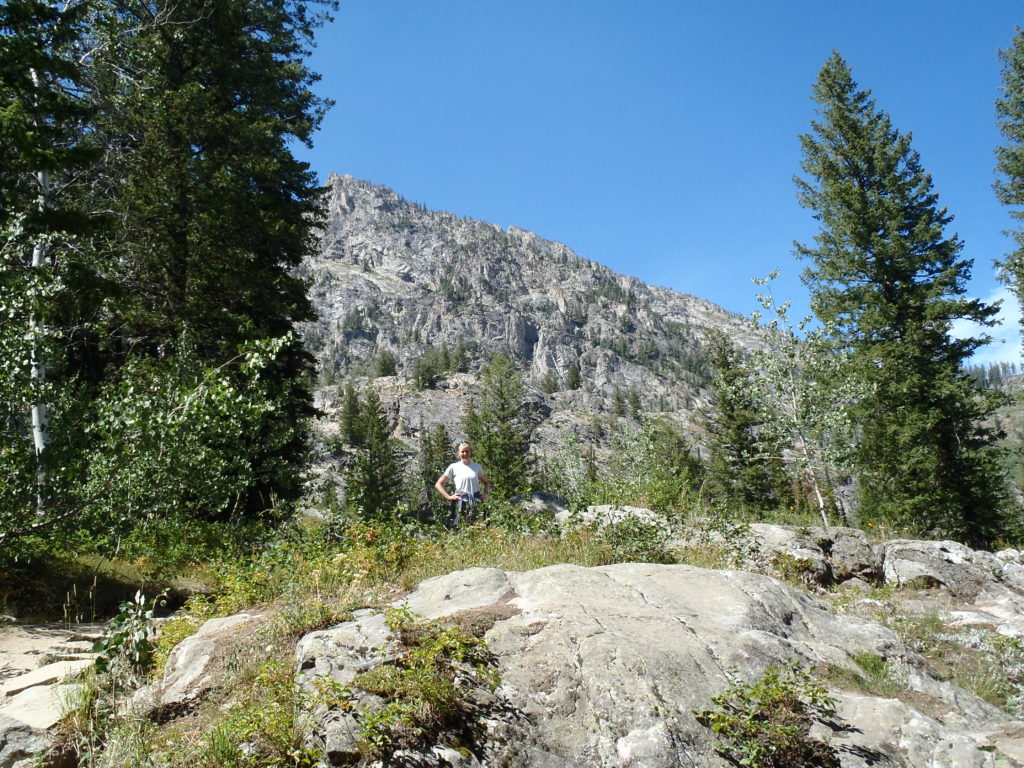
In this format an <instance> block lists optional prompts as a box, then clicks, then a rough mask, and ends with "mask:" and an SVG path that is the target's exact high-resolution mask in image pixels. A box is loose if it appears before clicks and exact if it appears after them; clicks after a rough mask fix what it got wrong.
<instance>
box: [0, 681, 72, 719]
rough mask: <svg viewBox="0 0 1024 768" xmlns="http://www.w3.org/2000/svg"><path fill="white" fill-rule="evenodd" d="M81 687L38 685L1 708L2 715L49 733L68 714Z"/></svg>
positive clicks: (9, 700)
mask: <svg viewBox="0 0 1024 768" xmlns="http://www.w3.org/2000/svg"><path fill="white" fill-rule="evenodd" d="M81 690H82V686H81V685H77V684H70V685H37V686H35V687H33V688H29V689H27V690H24V691H22V692H21V693H18V694H15V695H14V696H12V697H10V698H9V699H7V700H6V701H5V702H4V705H3V707H0V715H4V716H6V717H9V718H12V719H14V720H20V721H21V722H23V723H25V724H26V725H29V726H31V727H32V728H35V729H37V730H40V731H47V730H49V729H50V728H52V727H53V726H55V725H56V724H57V723H59V722H60V721H61V720H62V719H63V718H64V716H65V715H66V714H67V712H68V709H69V707H70V705H71V704H72V703H73V701H74V698H75V696H77V695H78V693H79V692H80V691H81Z"/></svg>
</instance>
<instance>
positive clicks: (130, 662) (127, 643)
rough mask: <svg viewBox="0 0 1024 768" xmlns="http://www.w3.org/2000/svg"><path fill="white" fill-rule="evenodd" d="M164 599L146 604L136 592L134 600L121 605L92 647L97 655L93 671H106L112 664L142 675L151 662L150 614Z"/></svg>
mask: <svg viewBox="0 0 1024 768" xmlns="http://www.w3.org/2000/svg"><path fill="white" fill-rule="evenodd" d="M164 599H165V596H164V595H161V596H158V597H155V598H153V599H152V600H149V599H147V598H146V596H145V595H144V594H143V593H142V590H141V589H140V590H139V591H138V592H136V593H135V598H134V599H132V600H129V601H126V602H123V603H121V606H120V610H119V611H118V613H117V615H116V616H115V617H114V618H113V619H111V620H110V623H109V624H107V627H106V629H105V630H104V632H103V636H102V637H101V638H100V639H99V640H97V641H96V643H95V644H94V645H93V650H94V651H96V652H97V653H98V656H97V657H96V667H97V669H99V671H100V672H106V671H108V670H109V669H110V668H111V666H113V665H114V664H118V663H120V664H123V665H126V666H127V667H128V668H129V669H131V670H133V671H135V672H143V671H145V670H146V669H148V668H149V666H150V665H151V664H152V662H153V651H154V650H156V646H155V645H154V643H153V634H154V633H153V627H152V619H153V614H154V613H155V612H156V609H157V606H159V605H160V604H161V603H162V602H163V601H164Z"/></svg>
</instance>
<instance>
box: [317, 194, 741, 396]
mask: <svg viewBox="0 0 1024 768" xmlns="http://www.w3.org/2000/svg"><path fill="white" fill-rule="evenodd" d="M328 185H329V194H328V198H327V203H326V204H327V207H328V221H327V223H326V226H325V228H324V231H323V240H322V248H321V252H320V254H319V255H318V256H317V257H316V258H314V259H312V260H310V261H309V262H308V263H307V265H306V267H305V270H306V276H307V277H308V278H309V279H310V280H311V283H312V285H311V296H312V299H313V301H314V304H315V306H316V307H317V310H318V312H319V316H320V317H319V320H318V321H317V322H316V323H314V324H312V325H310V326H309V327H307V328H306V329H305V333H306V338H307V341H308V342H309V344H310V347H311V349H313V350H314V351H315V352H316V354H317V356H318V357H319V359H320V361H321V363H322V371H323V379H324V382H325V383H335V382H337V381H338V380H340V379H342V378H345V377H350V376H358V375H360V374H364V373H367V372H369V371H370V369H371V367H372V362H373V360H374V359H375V357H376V356H377V355H378V354H380V353H381V352H382V351H384V350H387V351H389V352H391V353H392V354H393V355H394V356H395V358H396V360H397V362H398V371H397V372H398V373H399V374H405V375H411V374H412V371H413V367H414V365H415V363H416V361H417V360H418V359H420V357H421V356H422V355H423V353H424V352H425V351H426V350H427V348H428V347H430V346H432V347H434V348H435V349H438V350H440V349H441V348H442V347H445V348H446V349H447V350H448V351H450V352H451V353H454V352H455V350H456V348H457V347H459V346H460V342H461V345H462V348H463V350H464V351H465V353H466V363H467V367H468V369H469V370H475V369H476V367H478V365H479V363H480V362H481V360H484V359H486V358H487V357H488V356H489V355H490V354H491V353H493V352H496V351H499V350H504V351H507V352H509V353H510V354H511V355H512V356H513V357H514V359H516V361H517V362H518V363H519V364H520V368H521V370H523V371H524V372H525V374H526V379H527V382H528V383H529V384H532V385H534V386H539V384H540V382H541V381H542V379H543V378H544V377H545V375H548V374H553V375H554V377H555V380H556V382H557V386H558V388H559V389H563V388H565V383H566V377H567V375H568V372H569V370H570V368H572V367H573V366H578V368H579V371H580V373H581V374H582V377H581V378H582V382H583V386H582V387H581V390H582V391H583V392H589V393H591V394H593V395H597V396H598V397H599V398H600V397H607V396H611V395H613V394H614V392H615V391H616V389H618V390H620V391H625V390H629V389H633V390H636V391H637V392H638V393H639V395H640V398H641V402H642V404H643V407H644V409H645V410H648V411H657V412H674V411H679V410H685V409H688V408H690V407H691V406H692V404H693V400H694V398H695V397H700V394H701V391H702V390H703V388H704V387H705V385H706V383H707V380H708V374H709V371H708V369H707V364H706V362H705V359H704V355H703V353H702V345H703V332H704V331H705V330H706V329H709V328H715V329H719V330H721V331H723V332H724V333H726V334H727V335H729V336H730V337H732V338H733V339H734V340H736V342H737V343H738V344H740V345H741V346H748V347H749V346H754V345H756V344H757V339H756V336H755V334H754V333H753V332H752V329H751V328H750V326H749V324H748V323H747V322H746V321H745V320H744V319H743V318H741V317H740V316H737V315H734V314H731V313H729V312H727V311H725V310H724V309H722V308H721V307H719V306H717V305H715V304H712V303H711V302H709V301H705V300H703V299H699V298H697V297H695V296H690V295H686V294H681V293H677V292H675V291H671V290H668V289H666V288H658V287H652V286H649V285H647V284H645V283H643V282H642V281H640V280H638V279H636V278H633V277H627V276H624V275H619V274H616V273H614V272H612V271H611V270H610V269H608V268H606V267H603V266H601V265H599V264H596V263H594V262H591V261H588V260H586V259H583V258H581V257H580V256H578V255H576V254H575V253H574V252H573V251H572V250H571V249H569V248H568V247H566V246H565V245H562V244H561V243H556V242H552V241H550V240H544V239H542V238H540V237H538V236H537V235H535V234H533V233H531V232H527V231H525V230H522V229H518V228H516V227H510V228H509V229H508V230H502V229H501V228H500V227H497V226H495V225H492V224H486V223H484V222H480V221H475V220H472V219H465V218H459V217H458V216H455V215H454V214H451V213H447V212H437V211H430V210H427V209H425V208H424V207H423V206H420V205H416V204H414V203H410V202H408V201H406V200H403V199H402V198H401V197H400V196H399V195H398V194H397V193H395V192H393V191H392V190H390V189H388V188H386V187H380V186H374V185H371V184H369V183H367V182H363V181H358V180H356V179H353V178H352V177H351V176H338V175H332V176H331V178H330V180H329V183H328ZM548 380H549V382H550V376H549V377H548Z"/></svg>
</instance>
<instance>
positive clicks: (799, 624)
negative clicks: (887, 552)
mask: <svg viewBox="0 0 1024 768" xmlns="http://www.w3.org/2000/svg"><path fill="white" fill-rule="evenodd" d="M403 604H404V605H405V606H406V607H408V608H409V609H410V610H412V611H414V612H415V613H417V614H419V615H422V616H424V617H427V618H433V619H440V618H445V617H449V618H450V617H456V616H460V615H465V614H466V613H467V612H477V613H480V612H483V613H488V612H490V613H492V614H493V616H492V618H493V624H492V626H491V627H490V629H488V630H487V632H486V634H485V635H484V638H485V639H486V641H487V643H488V646H489V648H490V649H491V651H492V652H493V653H494V654H495V656H496V659H497V668H498V671H499V673H500V675H501V686H500V688H499V689H498V691H497V697H498V699H499V702H498V703H493V702H492V703H491V705H490V706H483V707H480V708H478V710H477V711H478V717H479V718H480V722H479V723H478V728H477V729H476V731H475V732H476V733H478V734H485V736H483V737H481V738H480V740H479V741H478V742H475V743H472V744H471V745H469V747H468V748H467V747H466V745H463V749H462V756H461V757H459V758H458V759H457V760H456V759H450V758H451V755H450V754H449V753H451V752H453V750H451V749H448V752H445V751H444V749H441V748H440V745H433V744H429V745H425V747H424V749H423V751H422V752H420V753H417V755H416V757H415V760H414V761H412V762H414V763H415V764H417V765H424V766H426V765H437V766H444V765H463V766H476V765H502V766H510V767H511V766H524V767H525V766H531V768H546V767H547V766H552V767H555V766H557V767H558V768H567V767H568V766H587V767H588V768H589V766H593V765H603V766H648V767H650V768H654V767H656V766H666V767H667V766H678V765H688V766H720V765H722V763H721V761H720V759H719V758H717V757H715V756H714V749H713V736H712V734H711V733H710V732H709V731H708V729H706V728H704V727H702V726H701V725H700V724H699V723H698V722H697V721H696V719H695V717H694V715H693V710H694V709H695V708H699V707H702V706H705V705H706V704H707V703H708V702H709V700H710V699H711V697H712V696H713V695H714V694H715V693H717V692H719V691H721V690H722V689H724V688H725V687H726V686H727V684H728V681H729V677H730V675H732V676H734V677H738V678H739V679H741V680H745V681H752V680H754V679H756V678H757V677H758V676H759V675H760V674H762V673H763V672H764V670H765V668H766V667H767V666H769V665H772V664H782V663H784V662H786V661H787V660H789V659H794V660H798V661H799V662H800V663H802V664H804V665H808V666H810V667H813V668H816V669H818V670H821V671H822V673H821V674H822V676H821V678H820V679H821V680H823V681H824V682H826V683H828V680H829V677H828V672H827V670H848V671H850V672H856V671H857V666H856V664H855V663H854V661H853V658H854V656H856V655H857V654H864V653H868V654H875V655H877V656H878V657H880V658H883V659H885V660H886V661H887V663H889V664H892V665H896V666H898V667H900V668H902V669H905V670H906V675H905V677H906V680H907V685H908V690H909V691H910V692H911V695H908V696H906V697H904V699H903V700H898V701H897V700H893V699H884V698H879V697H875V696H868V695H866V694H863V693H859V692H852V691H847V690H843V689H842V688H840V687H836V686H832V687H833V689H834V690H835V694H836V696H837V698H838V701H839V705H838V709H839V714H840V716H841V718H842V719H843V721H845V723H846V725H847V727H846V728H844V729H840V730H835V731H833V730H830V729H828V728H825V727H823V726H822V727H821V729H820V730H821V732H820V733H817V735H818V736H819V737H820V738H823V739H827V740H828V742H829V743H830V744H831V746H832V748H833V750H834V751H835V754H836V755H837V756H838V758H839V760H840V761H841V765H843V766H846V767H852V766H858V767H859V766H868V765H873V766H877V765H886V766H906V767H907V768H910V766H940V765H941V766H950V767H951V768H952V766H954V765H955V766H957V767H958V768H982V767H983V766H984V767H985V768H994V767H995V766H996V765H997V764H998V765H1014V764H1015V763H1014V762H1012V760H1011V758H1010V757H1009V756H1000V755H999V751H1000V749H1001V747H1000V746H999V743H1003V742H1005V744H1004V746H1007V745H1010V739H1009V737H1008V736H1006V737H1005V738H1003V737H1004V736H1005V734H1007V733H1011V732H1012V730H1013V723H1011V722H1009V720H1010V718H1009V717H1008V716H1007V715H1005V714H1003V713H1001V712H1000V711H999V710H997V709H995V708H994V707H991V706H990V705H987V704H985V703H984V702H982V701H980V700H978V699H976V698H975V697H973V696H972V695H971V694H968V693H966V692H965V691H962V690H960V689H955V686H952V685H950V684H949V683H943V682H940V681H938V680H935V679H933V678H931V677H930V676H928V674H927V673H926V672H925V671H924V670H923V668H922V666H921V662H920V659H919V657H917V656H916V654H914V653H913V652H911V651H909V650H908V649H907V648H906V647H904V646H903V645H902V643H900V641H899V640H898V639H897V637H896V635H894V634H893V633H892V632H891V631H889V630H887V629H885V628H883V627H881V626H879V625H877V624H873V623H870V622H867V621H863V620H860V619H855V618H849V617H840V616H836V615H834V614H832V613H830V612H828V611H827V610H825V609H824V608H823V607H821V606H820V605H819V604H817V603H815V602H814V601H813V600H812V599H810V598H809V597H807V596H806V595H804V594H803V593H801V592H799V591H797V590H794V589H791V588H789V587H786V586H784V585H782V584H781V583H780V582H778V581H776V580H775V579H772V578H770V577H767V576H763V575H758V574H751V573H742V572H735V571H709V570H704V569H699V568H693V567H690V566H683V565H676V566H671V565H649V564H628V565H616V566H606V567H599V568H582V567H577V566H571V565H561V566H552V567H549V568H543V569H540V570H537V571H530V572H526V573H509V572H503V571H500V570H496V569H488V568H479V569H471V570H468V571H461V572H457V573H453V574H449V575H447V576H442V577H439V578H436V579H431V580H428V581H426V582H424V583H423V584H422V585H420V587H419V588H418V589H417V590H416V591H414V592H413V593H412V594H410V595H409V596H408V597H407V598H406V599H405V601H404V602H403ZM388 638H389V633H388V630H387V627H386V626H385V624H384V621H383V617H382V616H381V615H380V614H376V613H371V612H365V613H363V614H362V615H360V616H358V617H357V618H356V619H354V620H353V621H351V622H347V623H345V624H342V625H339V626H337V627H334V628H332V629H329V630H323V631H319V632H315V633H312V634H310V635H307V636H306V637H305V638H303V640H302V641H301V642H300V644H299V646H298V651H297V662H298V668H299V670H300V671H299V679H300V681H301V682H302V683H303V684H304V685H311V684H312V683H313V681H315V680H316V678H317V677H327V678H330V679H333V680H335V681H337V682H339V683H349V682H351V681H352V679H353V678H354V676H355V674H356V673H357V671H359V670H361V669H365V668H367V666H368V665H372V664H374V663H380V654H381V649H382V648H387V644H388ZM375 660H376V662H375ZM954 689H955V690H954ZM915 692H916V694H917V695H919V696H920V697H921V698H922V699H927V700H928V701H929V702H930V707H931V709H930V711H929V712H927V713H926V712H925V711H922V710H921V709H919V708H916V707H914V706H913V705H912V704H911V703H908V702H910V701H913V694H914V693H915ZM499 703H500V706H499V705H498V704H499ZM356 720H357V717H356V716H355V715H354V714H352V713H346V714H345V715H343V716H339V715H337V714H331V713H327V712H320V713H319V718H318V719H317V720H316V721H315V722H312V723H311V724H310V725H309V739H310V743H319V744H332V745H334V747H332V748H328V749H327V754H328V756H327V757H325V762H324V764H325V765H327V764H344V763H345V762H348V761H350V760H353V759H354V753H353V752H352V749H353V747H352V744H353V741H352V740H353V738H354V733H355V728H356V726H355V723H356ZM993 739H996V742H998V740H999V739H1003V742H998V743H996V742H994V741H993ZM346 745H347V746H346ZM449 746H450V745H449ZM1011 746H1012V745H1011ZM434 747H437V748H436V749H435V748H434ZM1007 748H1010V747H1007ZM467 749H468V752H469V753H471V756H467ZM332 750H333V751H332ZM455 754H456V755H458V753H455ZM445 755H448V756H447V757H446V756H445ZM997 758H998V759H999V760H1001V762H998V763H997ZM410 760H411V758H410Z"/></svg>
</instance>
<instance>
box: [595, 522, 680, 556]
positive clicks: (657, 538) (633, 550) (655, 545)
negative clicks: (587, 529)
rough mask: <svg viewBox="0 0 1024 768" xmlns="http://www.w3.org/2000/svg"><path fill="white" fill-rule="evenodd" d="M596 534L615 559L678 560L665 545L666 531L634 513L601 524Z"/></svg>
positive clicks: (666, 543)
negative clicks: (623, 518) (634, 515)
mask: <svg viewBox="0 0 1024 768" xmlns="http://www.w3.org/2000/svg"><path fill="white" fill-rule="evenodd" d="M597 538H598V540H599V541H600V542H602V543H603V544H605V545H607V546H608V548H609V550H610V555H611V559H612V562H615V563H676V562H678V559H677V558H676V556H675V555H674V554H673V553H672V552H671V550H670V549H669V547H668V540H669V535H668V532H667V531H665V530H664V529H663V528H660V527H659V526H657V525H654V524H653V523H645V522H644V521H643V520H640V519H638V518H636V517H627V518H626V519H625V520H620V521H618V522H615V523H610V524H609V525H606V526H604V527H603V528H602V529H601V530H600V531H598V533H597Z"/></svg>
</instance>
